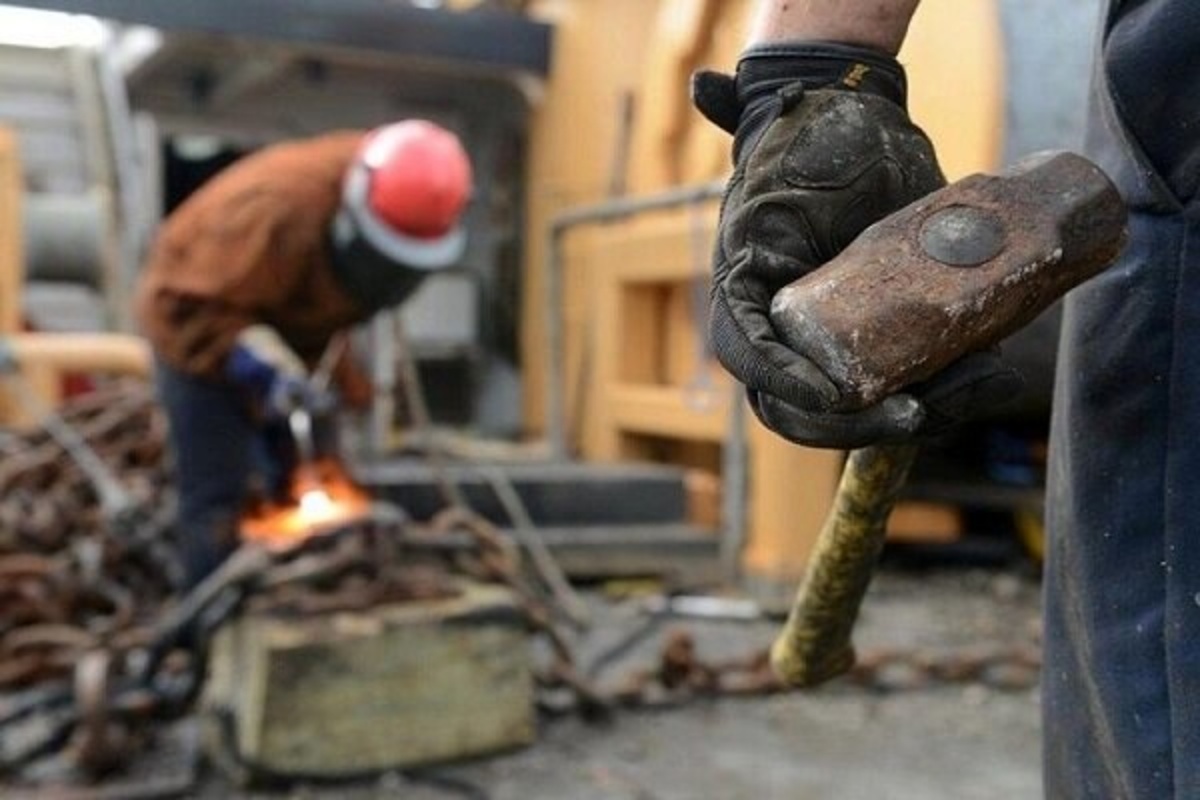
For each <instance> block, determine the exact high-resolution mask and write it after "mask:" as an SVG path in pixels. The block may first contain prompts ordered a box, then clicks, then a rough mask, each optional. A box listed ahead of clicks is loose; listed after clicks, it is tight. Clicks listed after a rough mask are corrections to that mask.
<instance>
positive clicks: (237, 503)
mask: <svg viewBox="0 0 1200 800" xmlns="http://www.w3.org/2000/svg"><path fill="white" fill-rule="evenodd" d="M157 382H158V392H159V398H160V400H161V402H162V404H163V407H164V408H165V409H166V414H167V423H168V426H169V428H170V443H171V450H172V454H173V457H174V468H175V475H174V477H175V482H176V487H177V492H178V498H179V518H178V521H177V529H178V532H179V543H180V549H181V554H182V557H183V562H184V564H183V566H184V575H185V579H186V581H187V583H188V585H189V586H192V585H195V584H196V583H198V582H199V581H200V580H202V579H203V578H204V577H205V576H206V575H208V574H209V573H210V572H212V571H213V570H214V569H216V568H217V566H219V565H220V563H221V562H222V561H223V560H224V559H225V558H226V557H227V556H228V555H229V554H230V553H231V552H233V550H234V549H235V548H236V547H237V521H238V517H239V516H240V514H241V512H242V510H243V508H244V506H245V503H246V500H247V498H248V496H249V494H250V489H251V481H252V480H254V479H255V477H256V476H258V477H260V478H261V479H262V480H263V481H264V485H265V486H267V487H268V488H270V489H272V490H273V489H274V488H276V487H277V486H278V483H279V482H280V481H281V480H282V479H283V475H282V474H281V473H282V469H281V467H280V466H279V465H278V463H277V460H276V459H274V458H272V457H271V453H272V452H273V448H272V447H271V446H270V444H269V441H268V440H269V439H270V438H271V437H272V433H273V432H272V431H269V430H266V429H264V428H263V427H262V426H260V425H259V424H257V423H256V421H255V420H254V419H253V417H252V415H251V414H250V406H249V404H248V402H247V398H246V396H245V394H244V393H243V392H242V391H240V390H239V389H238V388H237V387H235V386H232V385H230V384H227V383H224V382H217V381H210V380H204V379H200V378H196V377H193V376H191V375H187V374H184V373H182V372H180V371H178V370H176V369H174V368H172V367H170V366H169V365H167V364H164V363H162V362H161V361H159V363H158V365H157Z"/></svg>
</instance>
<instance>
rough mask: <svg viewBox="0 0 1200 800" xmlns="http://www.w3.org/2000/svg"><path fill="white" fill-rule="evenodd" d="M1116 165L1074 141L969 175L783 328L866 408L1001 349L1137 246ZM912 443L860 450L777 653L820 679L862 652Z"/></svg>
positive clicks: (849, 254) (780, 298)
mask: <svg viewBox="0 0 1200 800" xmlns="http://www.w3.org/2000/svg"><path fill="white" fill-rule="evenodd" d="M1125 220H1126V211H1125V206H1124V204H1123V203H1122V201H1121V198H1120V195H1119V194H1118V193H1117V190H1116V188H1115V187H1114V186H1113V185H1112V183H1111V182H1110V181H1109V180H1108V178H1107V176H1105V174H1104V173H1103V172H1102V171H1101V170H1100V169H1099V168H1098V167H1096V166H1095V165H1094V164H1092V163H1091V162H1090V161H1088V160H1087V159H1085V158H1083V157H1081V156H1078V155H1074V154H1071V153H1047V154H1039V155H1037V156H1032V157H1030V158H1027V159H1025V160H1023V161H1021V162H1019V163H1017V164H1016V165H1014V166H1013V167H1012V168H1010V169H1008V170H1006V171H1005V172H1003V173H1001V174H1000V175H996V176H992V175H972V176H970V177H967V178H964V179H963V180H961V181H958V182H956V183H954V184H952V185H950V186H947V187H944V188H942V189H940V190H938V191H936V192H934V193H933V194H930V195H928V196H926V197H925V198H923V199H921V200H918V201H917V202H915V203H913V204H911V205H909V206H907V207H905V208H903V209H901V210H900V211H897V212H896V213H894V214H892V215H891V216H889V217H887V218H885V219H883V220H881V221H879V222H877V223H876V224H874V225H872V226H871V227H869V228H867V229H866V230H865V231H863V232H862V234H860V235H859V237H858V238H857V239H855V240H854V242H852V243H851V244H850V245H849V246H848V247H847V248H846V249H845V250H844V251H842V253H841V254H840V255H838V256H837V257H836V258H834V259H833V260H831V261H829V262H828V263H827V264H825V265H824V266H822V267H821V268H820V269H817V270H815V271H814V272H812V273H810V274H808V275H806V276H804V277H803V278H800V279H799V280H797V281H795V282H793V283H791V284H789V285H788V286H786V287H784V288H783V289H782V290H780V291H779V293H778V294H776V296H775V298H774V301H773V302H772V305H771V322H772V324H773V326H774V328H775V331H776V333H777V335H778V336H779V338H780V340H781V341H782V342H784V343H785V344H787V345H788V346H789V347H792V348H793V349H795V350H796V351H798V352H800V353H803V354H804V355H805V356H807V357H808V358H810V359H811V360H812V361H813V362H814V363H816V364H817V365H818V366H819V367H820V368H821V369H822V370H823V371H824V372H825V374H826V376H827V377H828V378H829V379H830V380H831V381H832V382H833V383H834V384H835V385H836V386H837V387H838V389H839V390H841V396H842V398H843V399H844V402H845V404H846V406H845V407H846V409H847V410H849V409H853V408H864V407H866V406H869V405H871V404H873V403H876V402H878V401H880V400H882V399H883V398H885V397H887V396H889V395H890V394H893V393H895V392H897V391H901V390H902V389H903V387H905V386H909V385H911V384H913V383H917V382H920V381H923V380H926V379H928V378H930V377H932V376H933V375H935V374H936V373H937V372H939V371H940V370H941V369H943V368H944V367H946V366H948V365H949V364H951V363H952V362H954V361H955V360H957V359H959V358H961V357H963V356H965V355H967V354H969V353H972V352H977V351H979V350H984V349H987V348H989V347H992V346H994V345H996V344H997V343H998V342H999V341H1001V340H1002V339H1003V338H1005V337H1006V336H1008V335H1010V334H1012V333H1013V332H1015V331H1016V330H1018V329H1019V328H1021V327H1022V326H1024V325H1026V324H1028V323H1029V322H1030V321H1032V320H1033V319H1034V318H1035V317H1036V316H1037V315H1038V314H1039V313H1041V312H1042V311H1044V310H1045V309H1046V308H1047V307H1048V306H1050V305H1051V304H1052V303H1053V302H1054V301H1055V300H1057V299H1058V298H1059V297H1061V296H1062V295H1063V294H1065V293H1066V292H1067V291H1069V290H1070V289H1071V288H1073V287H1074V286H1077V285H1078V284H1080V283H1082V282H1083V281H1085V280H1087V279H1088V278H1090V277H1092V276H1093V275H1095V274H1097V273H1099V272H1100V271H1102V270H1103V269H1105V268H1106V267H1107V266H1108V265H1109V264H1111V263H1112V262H1113V260H1115V259H1116V257H1117V255H1118V254H1119V253H1120V251H1121V248H1122V246H1123V245H1124V242H1125ZM916 453H917V446H916V445H915V444H881V445H874V446H870V447H864V448H861V449H859V450H854V451H852V452H851V453H850V455H849V457H848V458H847V461H846V467H845V470H844V472H843V474H842V479H841V483H840V484H839V486H838V490H837V495H836V496H835V498H834V502H833V507H832V508H831V509H830V512H829V515H828V517H827V518H826V520H825V524H824V526H823V527H822V529H821V532H820V535H819V537H818V539H817V543H816V546H815V548H814V550H813V553H812V556H811V558H810V559H809V563H808V566H807V569H806V572H805V575H804V579H803V581H802V582H801V585H800V589H799V591H798V593H797V595H796V600H795V602H794V604H793V606H792V609H791V612H790V614H789V615H788V619H787V622H786V623H785V625H784V628H783V630H782V631H781V632H780V634H779V636H778V638H777V639H776V641H775V643H774V646H773V647H772V648H771V664H772V666H773V668H774V669H775V672H776V673H777V674H778V676H779V678H780V679H781V680H783V681H784V682H786V683H788V684H790V685H793V686H803V687H808V686H815V685H817V684H820V683H823V682H824V681H826V680H828V679H830V678H833V677H835V676H837V675H839V674H841V673H842V672H845V671H846V670H848V669H849V668H850V667H851V666H852V665H853V664H854V648H853V646H852V645H851V642H850V637H851V632H852V630H853V627H854V622H855V619H856V618H857V616H858V610H859V607H860V606H861V604H862V600H863V596H864V595H865V594H866V591H867V587H868V585H869V583H870V580H871V574H872V571H873V569H874V566H875V562H876V561H877V559H878V557H879V553H880V551H881V550H882V548H883V542H884V536H885V533H886V525H887V518H888V515H889V514H890V513H891V510H892V506H893V505H894V504H895V501H896V499H897V497H898V496H899V494H900V491H901V489H902V488H903V484H904V480H905V478H906V476H907V474H908V470H909V467H910V466H911V465H912V462H913V460H914V458H915V457H916Z"/></svg>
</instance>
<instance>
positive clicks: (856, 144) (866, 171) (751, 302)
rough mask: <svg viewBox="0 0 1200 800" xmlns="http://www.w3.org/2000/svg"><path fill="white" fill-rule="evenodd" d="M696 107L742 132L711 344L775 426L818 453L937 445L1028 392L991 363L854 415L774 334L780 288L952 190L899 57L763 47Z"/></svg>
mask: <svg viewBox="0 0 1200 800" xmlns="http://www.w3.org/2000/svg"><path fill="white" fill-rule="evenodd" d="M692 96H693V100H694V102H695V104H696V107H697V108H698V109H699V110H700V111H701V112H702V113H703V114H704V115H705V116H706V117H707V118H708V119H709V120H711V121H712V122H714V123H715V124H716V125H718V126H720V127H721V128H723V129H725V130H726V131H728V132H730V133H732V134H734V145H733V158H734V167H735V169H734V173H733V176H732V177H731V179H730V182H729V185H728V187H727V188H726V193H725V198H724V202H723V203H722V207H721V223H720V233H719V235H718V239H717V244H716V250H715V253H714V257H713V284H712V311H711V317H710V323H709V325H710V336H711V338H712V344H713V349H714V351H715V353H716V355H717V358H718V359H719V360H720V361H721V363H722V364H723V365H724V366H725V368H726V369H728V370H729V371H730V372H731V373H732V374H733V376H734V377H735V378H737V379H738V380H739V381H741V382H742V383H743V384H745V385H746V389H747V393H748V396H749V400H750V405H751V407H752V408H753V409H754V412H755V414H756V415H757V416H758V417H759V419H760V420H762V422H763V423H764V424H765V425H767V427H769V428H771V429H772V430H774V431H775V432H776V433H779V434H780V435H782V436H784V437H785V438H787V439H790V440H792V441H794V442H797V443H800V444H805V445H810V446H814V447H832V448H852V447H861V446H863V445H866V444H872V443H876V442H887V441H902V440H907V439H912V438H914V437H917V436H927V435H933V434H936V433H938V432H940V431H942V430H945V429H946V428H947V427H949V426H950V425H952V424H954V423H956V422H959V421H961V420H963V419H965V418H966V417H967V416H969V415H970V414H972V413H976V412H978V411H981V410H983V409H984V408H986V407H991V406H993V405H996V403H995V402H994V401H996V400H999V401H1001V402H1002V401H1003V400H1005V399H1007V398H1009V397H1011V396H1012V395H1013V394H1015V393H1016V391H1017V390H1018V389H1019V388H1020V385H1021V379H1020V376H1018V375H1017V374H1016V373H1015V372H1014V371H1012V370H1011V369H1009V368H1007V367H1006V366H1005V365H1004V364H1003V363H1002V362H1001V361H1000V358H999V355H998V354H996V353H991V352H986V353H976V354H973V355H971V356H968V357H966V358H964V359H962V360H960V361H959V362H957V363H956V364H954V365H952V366H951V367H949V368H947V369H946V370H945V371H943V372H942V373H941V374H939V375H938V376H936V377H935V378H933V379H932V380H931V381H928V382H927V383H925V384H922V385H917V386H911V387H907V388H906V390H905V392H904V393H902V394H897V395H893V396H892V397H889V398H887V399H885V400H883V401H882V402H880V403H878V404H876V405H874V406H871V407H869V408H854V407H852V406H851V405H850V404H849V403H848V402H847V401H846V400H845V399H844V398H842V397H841V396H840V393H839V391H838V390H837V388H836V387H835V386H834V385H833V383H832V382H830V381H829V380H828V379H827V378H826V376H825V375H824V374H823V373H822V372H821V371H820V370H819V369H818V368H817V367H816V366H815V365H814V364H813V363H812V362H810V361H809V360H808V359H806V358H804V357H803V356H801V355H800V354H798V353H796V352H794V351H792V350H791V349H789V348H788V347H786V346H784V345H783V344H782V343H781V342H780V341H779V340H778V339H777V337H776V335H775V331H774V330H773V328H772V327H771V322H770V318H769V311H770V306H771V298H772V297H773V296H774V295H775V293H776V292H777V291H779V289H781V288H783V287H784V286H785V285H787V284H788V283H791V282H792V281H794V280H796V279H797V278H799V277H801V276H802V275H805V274H807V273H808V272H811V271H812V270H814V269H816V268H817V267H819V266H820V265H821V264H823V263H825V262H826V261H828V260H829V259H831V258H833V257H834V256H835V255H837V253H838V252H840V251H841V250H842V249H843V248H844V247H845V246H846V245H848V244H849V243H850V242H851V241H852V240H853V239H854V238H855V237H856V236H857V235H858V234H859V233H860V232H861V231H862V230H863V229H864V228H866V227H867V226H868V225H870V224H871V223H873V222H875V221H876V220H879V219H881V218H882V217H884V216H887V215H888V214H890V213H891V212H893V211H895V210H897V209H899V208H902V207H904V206H906V205H908V204H909V203H911V202H912V201H914V200H916V199H918V198H920V197H923V196H924V195H926V194H928V193H929V192H931V191H934V190H936V189H938V188H940V187H941V186H942V184H943V183H944V179H943V178H942V174H941V170H940V168H939V167H938V165H937V159H936V157H935V155H934V152H933V146H932V145H931V144H930V142H929V139H928V137H926V136H925V134H924V133H923V132H922V131H921V130H920V128H918V127H917V126H916V125H914V124H913V123H912V122H911V121H910V120H909V118H908V114H907V112H906V111H905V108H904V103H905V80H904V70H903V68H901V66H900V64H899V63H898V62H897V61H896V60H895V59H894V58H892V57H891V56H888V55H887V54H885V53H882V52H878V51H875V50H870V49H866V48H862V47H853V46H849V45H841V44H834V43H825V42H813V43H808V42H801V43H788V44H774V45H769V46H758V47H753V48H750V49H749V50H747V51H746V52H745V53H744V54H743V55H742V58H741V60H740V61H739V63H738V69H737V75H736V77H731V76H728V75H722V74H719V73H714V72H701V73H698V74H696V75H695V76H694V77H693V80H692ZM896 335H897V336H903V335H904V331H897V332H896Z"/></svg>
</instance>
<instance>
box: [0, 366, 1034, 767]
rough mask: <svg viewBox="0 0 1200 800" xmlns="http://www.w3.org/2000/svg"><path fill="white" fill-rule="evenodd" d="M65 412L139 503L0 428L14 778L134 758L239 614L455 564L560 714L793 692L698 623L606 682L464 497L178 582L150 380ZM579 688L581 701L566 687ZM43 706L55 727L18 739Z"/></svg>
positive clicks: (326, 609) (927, 671) (898, 660)
mask: <svg viewBox="0 0 1200 800" xmlns="http://www.w3.org/2000/svg"><path fill="white" fill-rule="evenodd" d="M61 413H62V416H63V418H64V419H65V420H67V422H68V423H69V424H71V425H73V426H75V428H76V429H77V430H78V431H79V432H80V434H81V435H82V436H83V437H84V438H85V440H86V441H87V442H88V443H89V444H90V445H91V446H92V448H93V449H95V451H96V452H97V453H98V454H99V455H100V457H101V458H102V459H104V461H105V462H106V463H107V464H108V465H109V466H110V467H111V468H112V469H113V470H114V471H115V472H116V473H117V474H119V475H120V477H121V479H122V482H123V483H124V484H125V487H126V489H127V490H128V491H129V492H130V494H131V496H133V497H134V498H135V499H136V501H137V508H138V509H140V513H138V514H136V515H134V516H132V517H129V518H126V519H123V520H116V521H114V520H106V519H104V518H103V515H102V514H101V513H100V510H99V508H98V502H97V498H96V496H95V493H94V491H93V490H92V488H91V486H90V485H89V483H88V480H87V477H86V475H84V474H83V472H82V470H80V469H79V468H78V467H77V466H75V465H73V464H72V463H71V462H70V461H69V459H66V458H64V456H63V454H62V452H61V450H60V449H59V448H58V447H57V445H55V444H54V443H53V442H52V441H51V440H50V439H49V437H47V436H46V435H45V434H42V433H30V434H24V435H9V434H6V435H4V436H0V777H2V776H4V775H6V774H8V775H12V774H14V773H16V772H18V771H19V770H21V769H22V768H23V767H24V766H26V765H28V764H29V763H31V762H33V761H36V760H38V759H40V758H42V757H45V756H48V755H55V754H59V753H65V754H67V755H69V757H70V758H71V760H72V762H73V763H74V764H76V765H77V766H78V767H80V768H81V769H83V770H84V771H86V772H90V773H93V774H102V773H105V772H106V771H109V770H111V769H113V768H115V767H118V766H120V765H121V764H122V763H124V762H125V761H127V760H128V759H129V758H130V757H131V754H133V753H136V752H137V751H138V749H139V747H140V746H141V745H142V744H144V743H146V742H148V741H150V740H151V737H152V734H153V730H154V726H155V725H156V724H158V723H160V722H161V721H163V720H168V719H172V718H176V717H178V716H180V715H183V714H186V713H188V712H189V711H190V710H191V708H192V705H193V701H194V699H195V697H196V696H197V692H198V690H199V688H200V686H201V685H202V682H203V677H204V668H205V663H204V661H205V652H206V649H207V645H208V641H209V638H210V636H211V634H212V632H213V631H214V630H215V628H216V627H217V626H218V625H220V624H221V623H222V622H223V621H224V620H225V619H227V618H228V617H229V616H230V615H232V614H235V613H239V612H241V611H243V610H248V611H251V612H253V613H264V614H281V615H304V614H322V613H330V612H334V611H354V610H362V609H367V608H370V607H373V606H376V605H380V604H385V603H395V602H405V601H413V600H422V599H433V598H439V597H448V596H453V595H454V594H456V593H457V592H458V591H459V590H458V588H457V585H456V582H455V580H454V579H455V577H456V576H467V577H471V578H475V579H477V580H480V581H485V582H490V583H499V584H503V585H504V586H506V587H508V588H509V589H510V590H511V591H512V592H513V594H514V595H515V596H516V598H517V599H518V603H519V605H520V607H521V609H522V612H523V616H524V618H525V620H526V621H527V624H528V626H529V628H530V630H531V631H533V632H534V633H536V634H537V635H539V636H541V637H543V638H544V640H545V642H546V643H547V644H548V647H547V648H546V652H547V653H548V663H546V664H542V665H539V667H538V669H537V673H538V674H537V680H538V685H539V687H541V689H542V690H543V692H542V694H543V695H544V697H543V698H542V700H541V705H542V707H543V708H544V709H546V710H548V711H556V710H557V711H561V710H569V711H571V712H573V713H582V714H585V715H590V716H594V715H602V714H607V713H609V712H611V711H612V710H614V709H617V708H630V707H648V706H649V707H653V706H663V705H672V704H678V703H682V702H687V701H689V700H692V699H695V698H700V697H717V696H744V695H752V694H771V693H775V692H779V691H782V690H783V687H781V686H780V685H779V684H778V682H777V681H776V679H775V678H774V676H773V675H772V674H771V672H770V669H769V666H768V663H767V659H766V654H765V650H761V651H756V652H754V653H751V654H750V655H748V656H746V657H743V658H738V659H732V660H727V661H711V660H709V661H706V660H704V659H702V658H701V657H700V655H699V653H698V652H697V646H696V643H695V641H694V639H693V638H692V637H691V635H690V634H689V633H687V632H686V631H673V632H669V633H668V634H667V635H666V636H665V637H664V644H663V646H662V652H661V654H660V656H659V658H658V661H657V663H656V664H655V665H654V666H653V667H651V668H648V669H641V670H637V671H634V672H632V673H629V674H628V675H626V676H625V677H624V678H622V679H620V680H619V681H618V683H617V684H616V685H615V686H608V687H603V688H602V687H601V686H600V684H599V682H598V680H597V676H596V675H595V674H593V673H592V672H591V671H588V670H584V669H583V668H582V667H581V665H580V663H579V660H578V658H577V655H576V650H577V647H576V642H575V641H574V640H573V639H572V635H571V632H572V631H573V630H574V628H573V627H572V623H571V620H570V614H569V613H565V612H564V610H563V609H561V608H559V607H557V605H556V602H555V598H554V596H553V595H552V594H551V593H548V592H546V591H545V587H543V586H541V585H540V584H539V582H538V581H536V580H534V579H532V578H531V577H530V570H528V569H527V568H526V565H525V564H523V562H522V555H521V552H520V550H519V549H518V548H517V547H516V545H515V544H514V543H513V541H512V540H511V539H510V538H509V537H508V536H507V535H506V534H505V533H503V532H502V531H501V530H499V529H498V528H497V527H496V526H495V525H494V524H492V523H491V522H489V521H488V520H486V519H484V518H483V517H481V516H479V515H478V514H475V513H474V512H473V511H471V510H470V509H469V508H467V507H465V506H462V505H451V506H450V507H448V508H447V509H445V510H443V511H442V512H441V513H439V514H438V515H436V516H435V517H434V518H432V519H431V520H429V521H427V522H423V523H416V522H413V521H411V520H407V519H405V518H403V516H401V515H399V514H396V513H394V512H393V513H378V514H374V515H372V516H371V517H370V518H369V519H367V520H365V521H364V522H363V523H361V524H356V525H352V526H348V527H346V528H343V529H341V530H338V531H332V532H330V533H328V534H327V535H324V536H317V537H313V538H311V539H309V540H306V541H305V542H303V543H302V544H300V545H298V546H297V547H295V548H293V549H291V550H288V551H286V552H282V553H281V552H268V551H265V550H258V549H257V548H256V546H254V545H244V546H243V547H242V549H241V550H239V554H241V558H240V560H239V558H238V557H236V556H235V558H234V559H231V561H233V562H234V563H233V564H232V565H231V566H230V568H229V569H228V570H225V568H223V570H222V572H221V574H219V575H218V576H216V577H215V581H214V583H213V584H212V585H210V586H209V587H207V589H206V591H205V592H202V593H199V594H197V593H196V592H193V593H192V594H189V595H187V596H184V597H181V596H180V595H179V594H178V593H177V591H176V590H175V588H174V584H173V580H172V577H171V576H172V575H173V574H175V572H174V570H175V565H174V564H173V559H174V558H175V554H174V553H173V551H172V550H171V547H170V542H171V536H170V530H169V524H168V521H169V520H170V518H171V515H172V511H171V509H172V498H171V496H170V492H169V489H168V487H169V485H170V484H169V481H168V480H167V464H166V459H165V452H166V447H165V426H164V424H163V420H162V417H161V412H160V411H159V410H158V409H157V407H156V406H155V404H154V401H153V396H152V394H151V392H150V391H149V389H148V388H146V387H144V386H142V385H138V384H125V383H121V384H114V385H112V386H106V387H103V388H101V389H100V390H98V391H96V392H93V393H92V394H90V395H88V396H86V397H83V398H79V399H77V400H73V401H71V402H70V403H68V404H67V405H66V406H65V407H64V409H63V410H62V412H61ZM380 511H381V512H383V511H387V509H386V508H381V509H380ZM661 621H662V620H660V619H655V620H652V622H653V623H654V624H655V625H657V624H660V623H661ZM1039 661H1040V652H1039V649H1038V647H1037V646H1036V644H1031V645H1028V646H1013V647H1006V648H981V649H978V650H963V651H953V652H945V653H935V652H928V651H922V650H915V649H906V650H894V651H875V652H870V653H865V654H863V655H862V657H861V658H860V659H859V663H858V665H857V666H856V667H855V669H854V670H853V671H852V672H851V673H850V675H849V676H847V678H846V679H845V680H846V682H847V683H849V684H852V685H857V686H864V687H869V688H871V689H874V690H879V691H892V690H899V689H906V688H922V687H926V686H931V685H935V684H943V683H961V682H981V683H984V684H987V685H990V686H994V687H996V688H1001V689H1017V688H1024V687H1027V686H1032V685H1033V684H1034V683H1036V680H1037V670H1038V666H1039ZM563 693H565V694H566V695H567V696H568V697H569V702H567V703H566V704H564V703H562V702H559V701H555V700H554V699H552V698H556V697H560V696H561V695H562V694H563ZM33 721H38V722H39V723H40V725H39V726H35V727H40V729H41V733H40V734H38V735H36V736H33V737H32V738H30V737H28V736H26V737H25V740H23V741H21V742H20V743H18V744H17V745H16V746H14V745H13V744H12V743H10V742H8V741H7V738H8V737H7V734H8V732H10V731H11V730H13V729H16V728H19V727H21V726H22V725H25V726H28V725H29V724H30V723H31V722H33ZM17 738H21V737H17Z"/></svg>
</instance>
